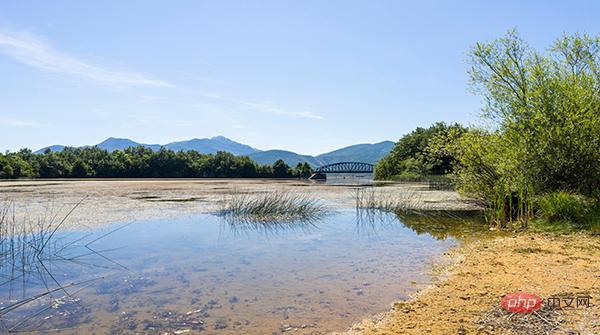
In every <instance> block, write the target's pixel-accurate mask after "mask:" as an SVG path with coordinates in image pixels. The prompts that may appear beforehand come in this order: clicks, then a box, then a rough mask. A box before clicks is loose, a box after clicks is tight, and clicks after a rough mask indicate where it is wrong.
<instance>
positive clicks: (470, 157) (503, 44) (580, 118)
mask: <svg viewBox="0 0 600 335" xmlns="http://www.w3.org/2000/svg"><path fill="white" fill-rule="evenodd" d="M599 51H600V41H599V39H598V37H590V36H587V35H578V34H575V35H571V36H567V35H565V36H563V37H561V38H559V39H558V40H557V41H556V42H555V43H554V45H553V46H552V48H551V49H549V51H548V52H546V53H540V52H538V51H536V50H533V49H531V48H530V47H529V46H528V45H527V44H526V43H525V42H524V41H523V40H522V39H521V38H520V37H519V36H518V34H517V33H516V32H515V31H509V32H508V33H507V35H506V36H505V37H503V38H499V39H497V40H494V41H492V42H489V43H478V44H476V45H475V47H474V48H473V49H472V50H471V52H470V59H471V63H472V67H471V69H470V71H469V74H470V78H471V82H472V87H473V90H474V92H476V93H479V94H481V95H482V96H483V97H484V99H485V108H484V109H483V115H482V116H483V118H484V120H486V121H487V123H488V127H487V128H482V129H471V130H470V131H469V132H466V133H464V134H462V136H460V137H459V138H458V139H456V140H455V141H453V142H452V143H450V144H449V145H448V146H446V150H448V151H450V152H452V153H453V154H454V157H456V159H457V163H458V164H457V168H456V170H455V178H456V184H457V186H458V187H459V190H461V191H463V192H464V193H467V194H468V195H470V196H476V197H478V198H480V199H482V200H484V201H485V202H486V203H487V204H488V205H490V207H491V208H493V209H494V210H495V211H496V213H495V219H496V220H506V219H507V218H510V219H511V220H512V219H513V213H514V212H515V209H519V211H521V212H522V213H524V214H525V216H526V217H527V216H531V213H532V210H531V202H532V199H533V198H534V196H535V194H546V193H552V192H555V191H560V190H572V191H574V192H576V193H578V194H582V195H583V196H589V197H595V198H599V197H600V194H599V193H598V190H599V189H600V114H599V113H598V111H600V90H599V89H598V88H599V87H600V61H599ZM561 199H562V198H561ZM561 201H562V200H561ZM565 201H566V200H565ZM515 206H516V207H515ZM577 210H579V209H577Z"/></svg>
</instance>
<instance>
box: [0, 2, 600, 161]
mask: <svg viewBox="0 0 600 335" xmlns="http://www.w3.org/2000/svg"><path fill="white" fill-rule="evenodd" d="M599 14H600V5H598V2H596V1H588V2H577V3H576V2H574V1H560V2H559V1H468V2H467V1H443V2H442V1H439V2H428V1H406V2H401V1H361V2H358V1H281V0H278V1H262V0H261V1H217V0H215V1H148V0H144V1H94V2H92V1H76V0H73V1H56V0H53V1H42V0H40V1H25V0H19V1H2V2H1V3H0V150H2V151H4V150H16V149H19V148H22V147H29V148H32V149H38V148H40V147H43V146H46V145H50V144H67V145H84V144H94V143H98V142H100V141H101V140H104V139H105V138H107V137H109V136H114V137H128V138H131V139H134V140H136V141H140V142H146V143H166V142H170V141H175V140H183V139H190V138H194V137H211V136H216V135H223V136H227V137H229V138H231V139H234V140H237V141H240V142H243V143H247V144H249V145H252V146H254V147H257V148H259V149H272V148H278V149H287V150H293V151H296V152H300V153H306V154H316V153H320V152H324V151H328V150H331V149H335V148H338V147H341V146H345V145H349V144H354V143H363V142H376V141H382V140H394V141H396V140H397V139H398V138H399V137H400V136H401V135H402V134H405V133H407V132H410V131H411V130H412V129H413V128H415V127H417V126H428V125H429V124H431V123H433V122H435V121H438V120H444V121H457V122H461V123H465V124H468V123H472V122H474V121H475V120H476V119H477V113H478V110H479V108H480V106H481V99H480V98H479V97H476V96H473V95H472V94H471V93H470V92H469V90H468V80H467V75H466V69H467V63H466V53H467V50H468V49H469V47H470V46H472V45H473V44H474V43H476V42H477V41H484V40H489V39H492V38H495V37H498V36H501V35H503V34H504V33H505V32H506V31H507V29H509V28H511V27H516V28H517V29H518V30H519V31H520V33H521V35H522V37H523V38H525V39H526V40H527V41H528V42H529V43H530V44H531V45H532V46H534V47H536V48H546V47H547V46H548V45H549V44H550V43H551V42H552V41H553V40H554V39H555V38H556V37H558V36H560V35H561V34H562V33H563V32H567V33H572V32H577V31H579V32H587V33H591V34H596V33H598V32H600V20H599V19H598V15H599Z"/></svg>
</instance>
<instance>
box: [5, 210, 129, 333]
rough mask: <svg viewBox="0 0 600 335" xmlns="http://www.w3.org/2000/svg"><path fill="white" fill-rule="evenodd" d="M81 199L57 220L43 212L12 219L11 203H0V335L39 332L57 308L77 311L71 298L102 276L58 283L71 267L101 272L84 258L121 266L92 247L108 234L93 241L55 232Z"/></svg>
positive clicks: (97, 265)
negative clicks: (94, 268) (95, 269)
mask: <svg viewBox="0 0 600 335" xmlns="http://www.w3.org/2000/svg"><path fill="white" fill-rule="evenodd" d="M83 200H84V199H82V200H81V201H80V202H79V203H77V204H75V205H74V206H73V207H72V208H71V209H70V210H69V211H68V212H67V213H66V214H65V215H63V216H59V215H57V214H52V213H47V214H46V215H44V216H41V217H38V218H31V217H29V216H28V215H27V214H26V213H25V214H23V213H21V214H20V215H17V213H16V212H17V211H16V209H15V206H14V204H12V203H11V202H4V203H0V333H11V332H24V331H25V332H27V331H42V330H45V329H43V328H42V325H43V324H44V323H46V322H50V323H52V322H57V321H56V320H58V319H59V318H54V317H52V316H51V314H52V313H55V312H56V313H58V312H60V310H61V308H66V306H69V308H74V309H81V310H83V308H82V306H81V305H80V304H79V302H78V299H77V298H75V297H74V295H75V294H76V293H77V292H79V291H80V290H82V289H83V288H85V287H87V286H89V285H91V284H92V283H94V282H95V281H97V280H100V279H102V277H101V276H97V275H96V274H97V273H96V272H94V275H93V276H92V277H91V278H89V277H88V278H85V279H81V280H79V281H70V282H64V281H65V278H64V275H65V272H70V271H75V272H77V270H76V268H77V267H86V268H89V267H101V268H107V267H106V266H105V265H101V264H100V263H99V262H98V263H92V262H91V261H90V260H89V257H90V256H94V255H95V256H98V257H99V259H101V260H102V261H103V263H105V262H106V261H108V262H110V263H111V264H113V265H117V266H119V267H121V268H124V267H123V266H121V265H120V264H118V263H116V262H114V261H112V260H110V258H108V257H107V256H105V255H103V253H102V252H98V251H96V250H94V249H93V247H92V244H93V243H94V242H95V241H98V240H99V239H101V238H103V237H104V236H106V235H108V234H110V233H112V232H113V231H111V232H109V233H107V234H105V235H103V236H101V237H99V238H96V239H90V236H91V235H85V234H84V235H83V236H81V237H79V238H73V239H70V238H67V237H65V235H64V234H60V233H59V230H60V229H61V227H62V226H63V225H64V224H65V222H66V221H67V220H68V218H69V217H70V215H71V214H72V213H73V211H75V210H76V209H77V208H78V207H79V206H80V205H81V203H82V202H83ZM114 231H116V230H114ZM84 256H86V258H84ZM67 269H68V271H67ZM59 274H60V275H59ZM71 312H75V310H72V311H71ZM55 325H56V324H55ZM46 330H47V329H46Z"/></svg>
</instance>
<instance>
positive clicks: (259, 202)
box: [218, 191, 329, 222]
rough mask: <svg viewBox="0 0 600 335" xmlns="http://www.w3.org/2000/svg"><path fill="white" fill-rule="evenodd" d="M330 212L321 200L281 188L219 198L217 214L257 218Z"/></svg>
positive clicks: (311, 217) (306, 216) (315, 216)
mask: <svg viewBox="0 0 600 335" xmlns="http://www.w3.org/2000/svg"><path fill="white" fill-rule="evenodd" d="M328 212H329V209H328V208H327V206H325V205H324V204H323V203H322V202H321V201H320V200H317V199H314V198H312V197H310V196H308V195H306V194H299V193H291V192H284V191H276V192H267V193H259V194H248V193H233V194H231V195H229V196H227V197H226V198H224V199H223V200H221V201H220V202H219V211H218V214H220V215H221V216H225V217H227V218H232V219H238V220H247V221H256V222H290V221H315V220H318V219H320V218H321V217H323V216H324V215H326V214H327V213H328Z"/></svg>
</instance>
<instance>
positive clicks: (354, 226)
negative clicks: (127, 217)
mask: <svg viewBox="0 0 600 335" xmlns="http://www.w3.org/2000/svg"><path fill="white" fill-rule="evenodd" d="M410 227H412V228H410ZM52 240H53V242H52V244H53V245H52V246H46V247H45V252H44V253H43V254H44V255H45V256H44V257H42V259H41V260H39V263H40V264H42V265H40V264H37V263H38V260H34V261H30V262H29V263H27V262H23V263H27V264H22V268H23V269H24V271H21V272H20V273H21V274H22V275H21V276H15V271H16V272H17V273H19V270H18V269H17V270H15V269H11V268H7V267H6V266H4V267H3V268H2V269H1V271H0V274H2V276H3V277H4V278H5V279H6V280H5V281H4V283H3V284H2V285H0V301H1V302H2V303H1V304H0V308H3V309H4V310H3V312H0V313H2V321H3V323H4V327H5V328H4V331H5V332H6V331H7V330H8V329H12V330H13V331H20V332H26V333H27V332H30V333H37V332H39V333H47V332H50V331H53V332H56V333H64V334H72V333H80V334H94V333H97V334H105V333H113V334H133V333H148V334H155V333H156V334H158V333H160V334H163V333H173V334H184V333H197V332H203V331H204V332H205V333H209V334H279V333H284V332H295V331H297V332H298V333H299V334H321V333H325V332H329V331H334V330H344V329H346V328H348V327H350V326H351V325H352V324H353V323H355V322H358V321H360V320H361V319H363V318H365V317H368V316H370V315H373V314H375V313H378V312H383V311H386V310H388V309H389V307H390V304H391V303H392V302H394V301H396V300H400V299H406V298H408V297H409V295H410V294H412V293H414V292H415V291H416V290H417V289H419V288H423V287H424V286H425V285H427V284H428V283H429V282H430V281H431V279H432V278H431V276H430V268H431V265H432V263H433V262H436V261H439V260H440V256H441V255H442V254H443V253H444V252H445V251H446V250H448V248H450V247H451V246H454V245H456V243H457V240H456V239H455V238H454V237H452V236H450V235H447V234H441V235H440V233H439V231H437V233H436V232H428V231H427V230H422V229H418V225H417V228H416V227H415V225H414V224H413V225H410V226H407V225H405V224H404V223H403V222H401V221H400V220H398V218H397V217H396V216H394V215H392V214H387V213H382V212H376V213H375V212H364V211H358V212H357V211H356V210H351V209H347V210H338V211H336V212H335V213H332V214H331V215H329V216H327V217H325V218H324V219H322V220H320V221H316V222H311V223H297V224H294V225H277V224H275V225H264V224H253V223H249V222H232V221H228V220H224V219H222V218H220V217H218V216H215V215H208V214H202V215H193V216H187V217H182V218H178V219H168V220H167V219H162V220H149V221H138V222H120V223H115V224H113V225H110V226H107V227H103V228H100V229H88V230H73V231H63V232H60V231H59V232H57V233H56V236H55V237H54V238H53V239H52ZM86 246H87V247H86ZM17 257H18V252H17ZM13 264H14V263H13ZM17 264H18V262H17ZM11 278H12V279H11ZM9 279H10V280H9ZM59 285H61V286H63V288H64V289H60V288H59ZM53 290H54V291H53ZM48 291H52V293H50V294H48V293H45V292H48ZM44 294H45V295H44ZM36 295H38V297H37V299H35V300H32V301H27V300H24V299H27V298H28V297H32V296H36ZM39 295H43V296H39ZM23 301H24V302H25V303H22V305H20V306H19V307H18V308H14V305H15V304H16V303H18V302H23ZM8 306H13V307H11V308H14V309H11V308H7V307H8Z"/></svg>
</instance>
